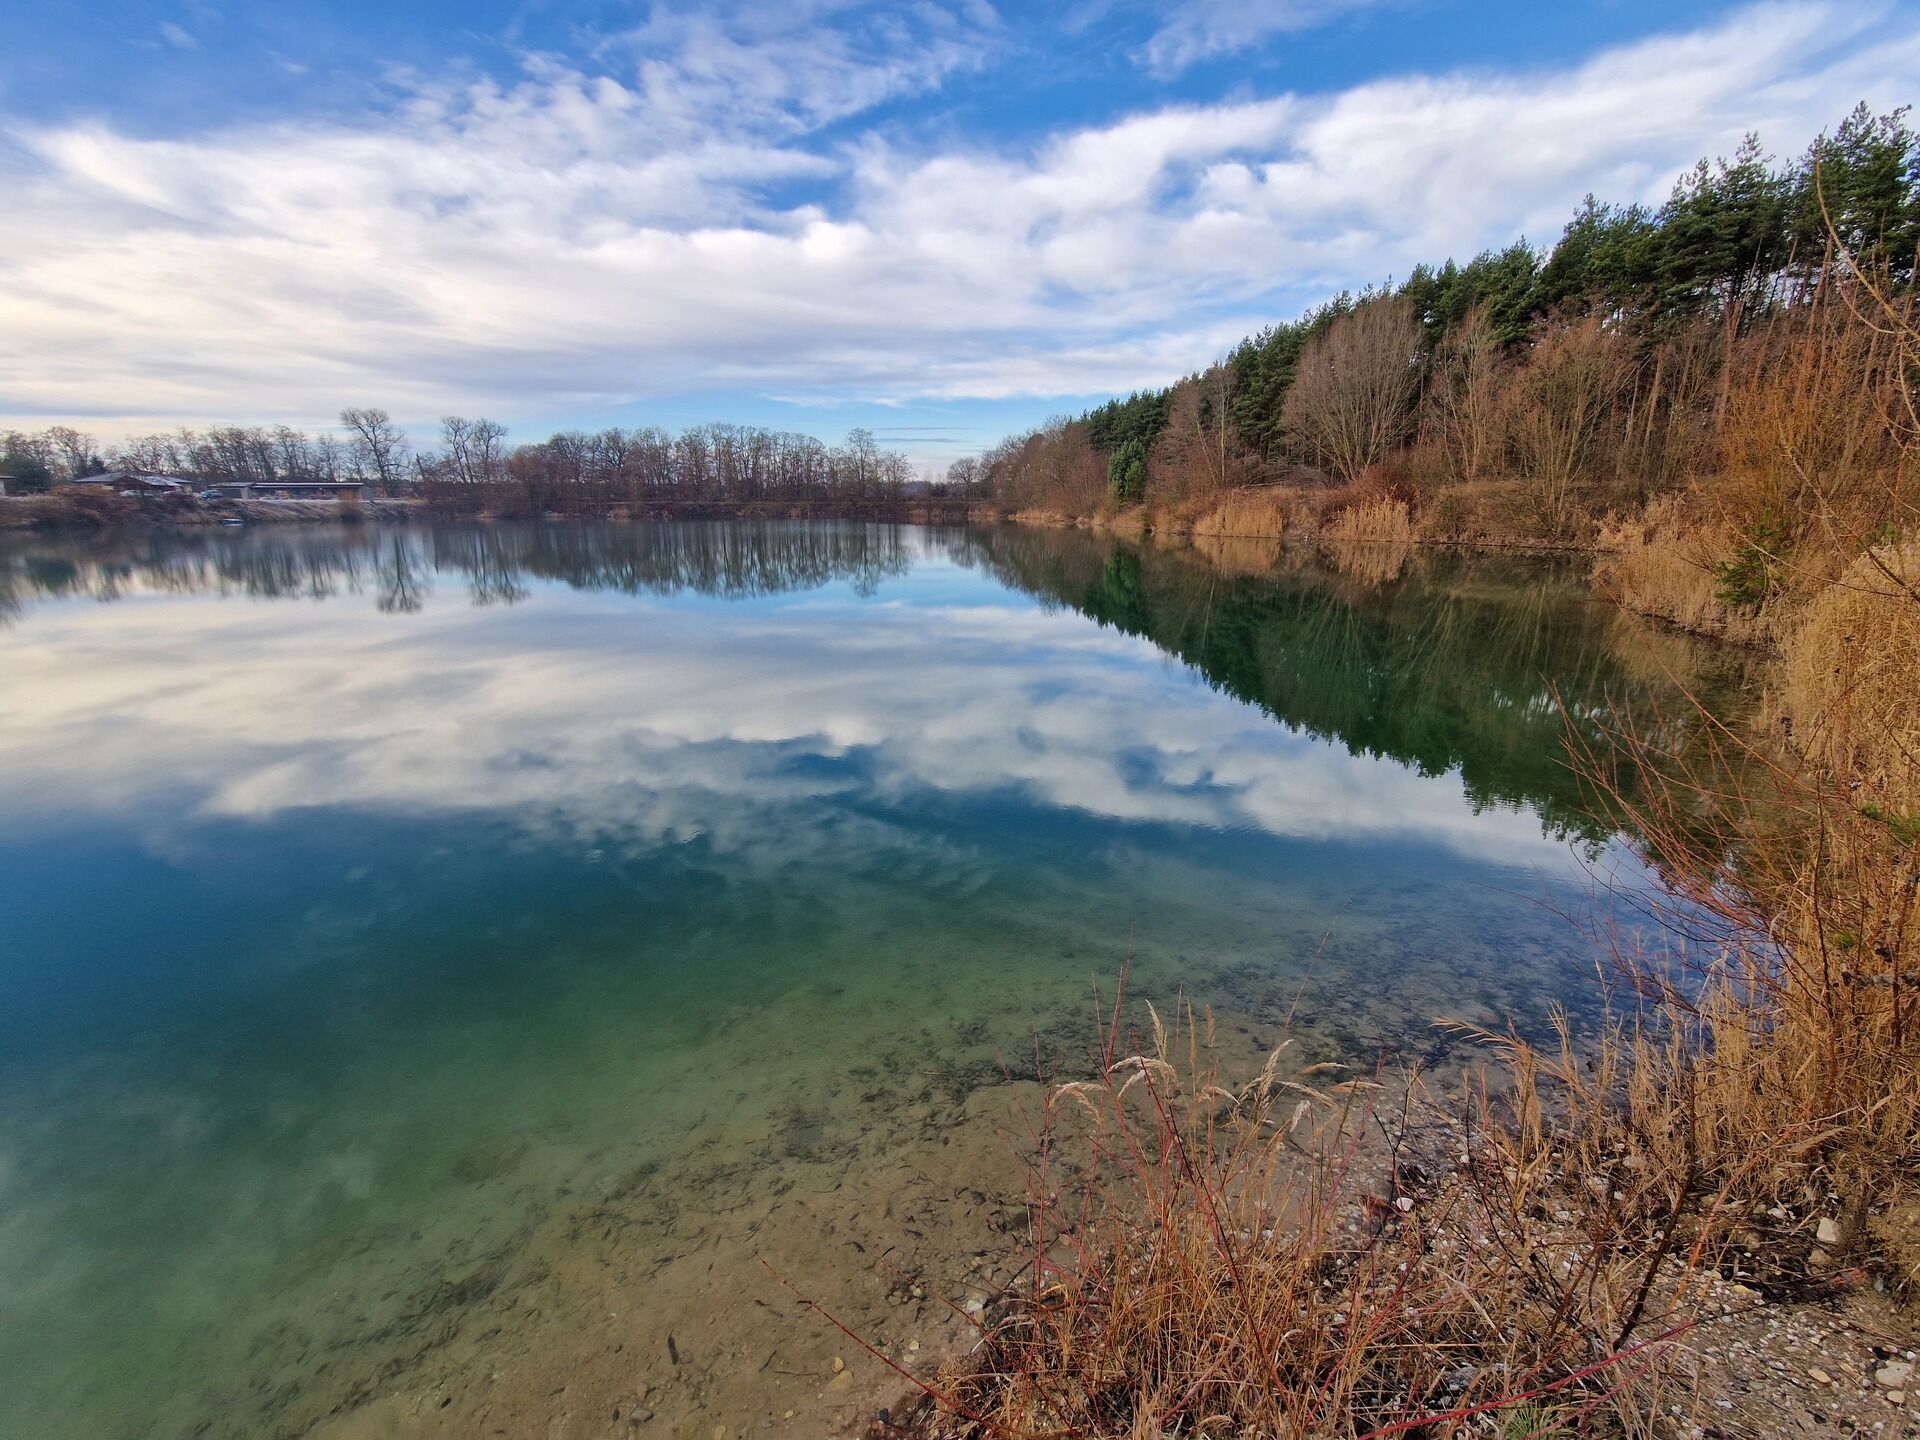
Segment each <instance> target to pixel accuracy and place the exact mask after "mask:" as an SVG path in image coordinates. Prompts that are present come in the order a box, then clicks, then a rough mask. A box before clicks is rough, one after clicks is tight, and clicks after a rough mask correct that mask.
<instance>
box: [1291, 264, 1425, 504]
mask: <svg viewBox="0 0 1920 1440" xmlns="http://www.w3.org/2000/svg"><path fill="white" fill-rule="evenodd" d="M1420 347H1421V333H1420V320H1419V317H1418V316H1417V315H1416V314H1415V313H1414V310H1413V307H1412V305H1410V304H1409V303H1408V302H1406V301H1405V300H1394V299H1388V298H1385V297H1382V298H1380V299H1376V300H1369V301H1366V302H1365V303H1364V304H1361V305H1357V306H1355V307H1354V309H1353V310H1352V312H1351V313H1349V314H1346V315H1343V316H1341V317H1340V318H1339V319H1338V320H1336V321H1335V322H1334V323H1333V324H1332V326H1330V327H1329V328H1328V330H1327V332H1326V333H1325V334H1324V335H1321V336H1318V337H1317V338H1315V339H1314V340H1312V341H1310V342H1308V344H1307V346H1306V348H1305V349H1304V350H1303V351H1302V352H1301V354H1300V363H1299V368H1298V370H1297V371H1296V373H1295V376H1294V380H1293V384H1292V385H1291V386H1290V387H1289V388H1288V390H1287V396H1286V400H1285V401H1284V402H1283V403H1282V405H1281V411H1280V422H1281V426H1282V427H1283V429H1284V430H1285V432H1286V435H1287V437H1288V442H1289V444H1290V445H1292V446H1293V447H1294V448H1295V449H1297V450H1298V451H1299V452H1300V453H1301V455H1302V457H1303V458H1305V459H1307V460H1308V461H1310V462H1311V463H1313V464H1316V465H1320V466H1323V467H1325V468H1326V469H1328V470H1330V471H1331V472H1332V473H1333V474H1335V475H1337V476H1339V477H1340V478H1341V479H1342V480H1346V481H1353V480H1357V479H1359V477H1360V473H1361V471H1363V470H1365V469H1366V468H1367V467H1368V466H1369V465H1374V464H1377V463H1379V461H1381V460H1382V459H1384V458H1385V457H1386V456H1387V455H1388V454H1389V453H1391V452H1392V451H1394V450H1395V449H1397V448H1399V447H1400V446H1401V445H1403V444H1405V443H1406V441H1407V439H1408V436H1409V435H1410V433H1411V429H1412V422H1413V402H1414V398H1415V396H1416V395H1418V393H1419V388H1420V365H1419V361H1420Z"/></svg>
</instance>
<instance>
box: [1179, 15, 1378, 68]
mask: <svg viewBox="0 0 1920 1440" xmlns="http://www.w3.org/2000/svg"><path fill="white" fill-rule="evenodd" d="M1377 3H1379V0H1181V3H1178V4H1175V5H1173V6H1171V7H1170V12H1171V13H1170V14H1169V15H1168V17H1167V19H1166V20H1165V21H1164V22H1163V23H1162V24H1161V26H1160V28H1159V29H1158V30H1156V31H1154V33H1153V36H1152V38H1151V39H1149V40H1148V41H1147V44H1146V52H1145V58H1146V61H1147V64H1148V65H1149V66H1150V67H1151V68H1152V69H1153V70H1155V71H1157V72H1158V73H1160V74H1163V75H1170V74H1178V73H1179V72H1180V71H1182V70H1185V69H1186V68H1187V67H1188V66H1190V65H1192V64H1195V63H1196V62H1198V61H1201V60H1211V59H1214V58H1215V57H1217V56H1220V55H1230V54H1232V53H1234V52H1235V51H1238V50H1245V49H1247V48H1249V47H1250V46H1254V45H1258V44H1259V43H1260V42H1261V41H1263V40H1268V39H1271V38H1272V37H1273V36H1275V35H1290V34H1293V33H1295V32H1297V31H1301V30H1311V29H1313V28H1314V27H1315V26H1318V25H1324V24H1326V23H1327V22H1329V21H1331V20H1334V19H1337V18H1339V17H1340V16H1342V15H1345V14H1350V13H1352V12H1353V11H1356V10H1364V9H1368V8H1371V7H1372V6H1373V5H1375V4H1377Z"/></svg>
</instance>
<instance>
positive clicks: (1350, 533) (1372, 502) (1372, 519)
mask: <svg viewBox="0 0 1920 1440" xmlns="http://www.w3.org/2000/svg"><path fill="white" fill-rule="evenodd" d="M1326 534H1327V537H1328V538H1329V539H1331V540H1343V541H1363V540H1384V541H1395V542H1398V543H1400V544H1411V543H1412V542H1413V541H1414V539H1415V538H1417V537H1416V535H1415V532H1414V528H1413V511H1412V510H1411V509H1409V508H1408V506H1407V502H1406V501H1404V500H1401V499H1398V498H1397V497H1395V496H1392V495H1379V496H1375V497H1373V498H1372V499H1368V500H1363V501H1360V502H1359V503H1357V504H1353V505H1349V506H1347V507H1346V508H1345V509H1344V510H1342V511H1341V512H1340V513H1339V514H1338V515H1335V516H1334V517H1333V520H1332V521H1331V523H1329V524H1328V526H1327V528H1326Z"/></svg>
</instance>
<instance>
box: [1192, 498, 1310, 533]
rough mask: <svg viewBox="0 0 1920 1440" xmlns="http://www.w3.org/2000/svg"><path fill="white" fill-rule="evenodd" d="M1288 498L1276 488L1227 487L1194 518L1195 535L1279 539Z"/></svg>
mask: <svg viewBox="0 0 1920 1440" xmlns="http://www.w3.org/2000/svg"><path fill="white" fill-rule="evenodd" d="M1289 508H1290V506H1289V504H1288V498H1287V497H1286V496H1285V495H1283V494H1282V493H1280V492H1279V491H1277V490H1273V489H1261V490H1229V491H1227V492H1225V493H1224V494H1222V495H1221V496H1220V497H1219V499H1218V500H1217V501H1215V502H1214V505H1213V507H1212V508H1211V509H1209V510H1207V511H1206V512H1205V513H1203V514H1201V515H1200V516H1198V517H1197V518H1196V519H1195V520H1194V522H1193V534H1194V536H1195V538H1197V539H1209V540H1224V539H1262V540H1278V539H1279V538H1281V537H1282V536H1283V535H1285V534H1286V533H1287V515H1288V510H1289Z"/></svg>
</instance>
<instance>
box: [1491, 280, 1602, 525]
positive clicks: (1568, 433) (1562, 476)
mask: <svg viewBox="0 0 1920 1440" xmlns="http://www.w3.org/2000/svg"><path fill="white" fill-rule="evenodd" d="M1625 376H1626V369H1625V344H1624V342H1623V340H1622V339H1621V337H1620V335H1619V334H1618V332H1617V331H1616V330H1615V329H1614V328H1613V327H1612V326H1611V325H1609V324H1608V323H1607V322H1606V321H1605V320H1604V319H1602V318H1601V317H1600V316H1598V315H1590V316H1587V317H1585V318H1584V319H1581V320H1578V321H1576V322H1573V323H1571V324H1550V325H1548V326H1547V327H1546V328H1545V330H1544V331H1543V332H1542V333H1541V335H1540V336H1539V338H1537V339H1536V340H1535V342H1534V346H1533V349H1532V351H1531V353H1530V354H1529V355H1528V357H1527V361H1526V364H1525V366H1524V367H1523V368H1522V369H1521V370H1520V372H1519V373H1518V375H1517V377H1516V379H1515V383H1514V393H1513V395H1512V398H1511V400H1510V402H1509V405H1508V407H1507V416H1508V424H1509V429H1510V434H1511V437H1512V443H1513V447H1514V454H1515V458H1516V460H1517V462H1518V464H1519V466H1520V471H1521V474H1522V475H1523V476H1524V477H1525V478H1526V479H1527V480H1528V481H1529V482H1530V483H1531V484H1532V485H1533V486H1534V488H1535V490H1536V492H1537V494H1538V496H1539V500H1540V505H1541V508H1542V513H1543V515H1544V518H1545V525H1546V530H1547V532H1548V533H1549V534H1550V535H1552V536H1553V537H1555V538H1561V539H1571V538H1574V537H1575V536H1577V535H1578V533H1579V532H1580V529H1581V525H1582V519H1583V508H1582V501H1583V500H1584V499H1585V498H1586V495H1587V493H1588V492H1589V490H1590V489H1591V487H1592V484H1593V482H1594V479H1595V475H1596V471H1597V470H1598V468H1599V466H1600V465H1601V463H1602V458H1603V450H1604V447H1605V446H1606V444H1607V442H1608V441H1609V440H1610V439H1611V438H1613V437H1612V434H1611V432H1612V429H1613V424H1614V421H1615V419H1616V414H1617V412H1616V405H1617V402H1618V400H1619V396H1620V391H1621V388H1622V384H1623V381H1624V379H1625Z"/></svg>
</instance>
